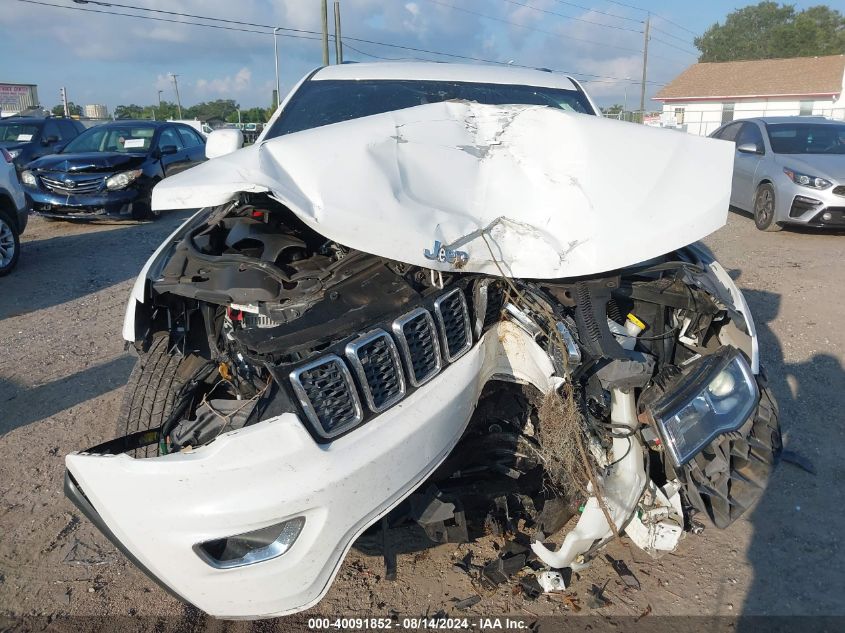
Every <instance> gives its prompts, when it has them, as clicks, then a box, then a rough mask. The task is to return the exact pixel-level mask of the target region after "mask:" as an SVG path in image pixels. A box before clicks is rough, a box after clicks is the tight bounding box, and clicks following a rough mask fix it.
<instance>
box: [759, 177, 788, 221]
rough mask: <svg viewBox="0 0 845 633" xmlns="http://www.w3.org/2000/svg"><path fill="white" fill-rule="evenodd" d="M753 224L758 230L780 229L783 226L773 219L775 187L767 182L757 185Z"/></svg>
mask: <svg viewBox="0 0 845 633" xmlns="http://www.w3.org/2000/svg"><path fill="white" fill-rule="evenodd" d="M754 225H755V226H756V227H757V228H758V229H759V230H760V231H769V232H774V231H780V230H781V229H782V228H783V227H782V226H781V225H780V224H778V223H777V222H776V221H775V188H774V187H772V185H770V184H769V183H763V184H762V185H760V186H759V187H757V193H756V194H754Z"/></svg>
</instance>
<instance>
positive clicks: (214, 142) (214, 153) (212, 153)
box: [205, 128, 244, 158]
mask: <svg viewBox="0 0 845 633" xmlns="http://www.w3.org/2000/svg"><path fill="white" fill-rule="evenodd" d="M243 146H244V135H243V132H241V131H240V130H238V129H232V128H226V129H223V130H214V131H213V132H212V133H211V134H209V135H208V138H207V139H206V141H205V157H206V158H218V157H219V156H225V155H226V154H231V153H232V152H234V151H237V150H239V149H240V148H242V147H243Z"/></svg>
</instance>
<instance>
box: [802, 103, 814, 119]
mask: <svg viewBox="0 0 845 633" xmlns="http://www.w3.org/2000/svg"><path fill="white" fill-rule="evenodd" d="M813 105H814V104H813V102H812V101H802V102H801V109H800V110H799V111H798V114H799V116H812V114H813Z"/></svg>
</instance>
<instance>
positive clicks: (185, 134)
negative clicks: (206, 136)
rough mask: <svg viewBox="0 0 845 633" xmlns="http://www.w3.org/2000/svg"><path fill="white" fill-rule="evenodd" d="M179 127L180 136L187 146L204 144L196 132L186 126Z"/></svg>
mask: <svg viewBox="0 0 845 633" xmlns="http://www.w3.org/2000/svg"><path fill="white" fill-rule="evenodd" d="M178 129H179V136H181V137H182V142H183V143H184V144H185V147H189V148H190V147H197V146H199V145H202V140H201V139H200V138H199V135H198V134H197V133H196V132H194V131H193V130H191V129H189V128H186V127H180V128H178Z"/></svg>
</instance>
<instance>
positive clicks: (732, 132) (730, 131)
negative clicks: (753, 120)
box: [719, 123, 740, 141]
mask: <svg viewBox="0 0 845 633" xmlns="http://www.w3.org/2000/svg"><path fill="white" fill-rule="evenodd" d="M739 127H740V124H739V123H734V124H733V125H729V126H727V127H726V128H725V129H723V130H722V131H721V132H719V138H720V139H722V140H723V141H732V140H734V139H735V138H736V133H737V132H739Z"/></svg>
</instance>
